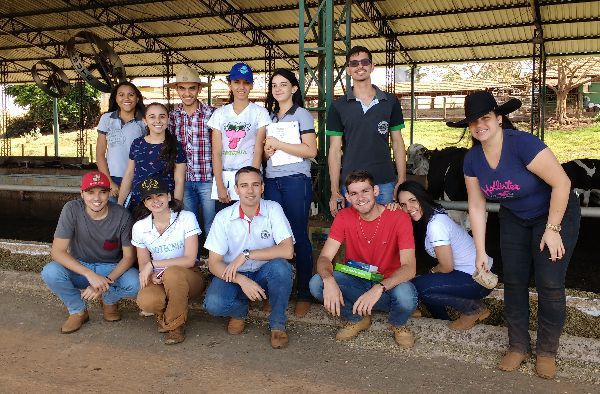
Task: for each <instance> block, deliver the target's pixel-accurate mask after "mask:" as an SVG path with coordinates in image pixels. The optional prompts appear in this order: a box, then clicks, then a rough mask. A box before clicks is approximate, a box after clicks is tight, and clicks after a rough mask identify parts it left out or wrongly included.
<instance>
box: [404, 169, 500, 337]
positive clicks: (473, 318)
mask: <svg viewBox="0 0 600 394" xmlns="http://www.w3.org/2000/svg"><path fill="white" fill-rule="evenodd" d="M397 201H398V203H399V204H400V208H402V210H403V211H404V212H406V213H408V214H409V215H410V217H411V219H412V221H413V229H414V233H415V240H419V241H422V240H424V242H423V244H422V246H421V247H424V248H425V251H426V252H427V254H429V255H430V256H431V257H434V258H435V259H436V260H437V263H438V264H437V265H436V266H434V267H433V268H431V271H430V272H429V273H428V274H426V275H419V276H417V277H415V278H414V279H413V280H412V282H413V284H414V285H415V287H416V288H417V292H418V293H419V300H420V301H421V302H422V303H423V304H425V306H426V307H427V310H428V311H429V312H430V313H431V314H432V316H433V317H434V318H436V319H442V320H450V317H449V315H448V312H447V310H446V309H447V308H448V307H451V308H453V309H455V310H457V311H458V312H460V314H461V315H460V317H459V318H458V319H457V320H454V321H453V322H451V323H450V324H449V327H450V328H451V329H454V330H468V329H470V328H472V327H473V326H474V325H475V324H476V323H477V322H478V321H481V320H484V319H485V318H487V317H488V316H489V315H490V311H489V309H488V308H487V307H486V306H485V304H484V303H483V301H482V299H483V298H484V297H486V296H487V295H488V294H490V292H491V290H490V289H487V288H485V287H483V286H482V285H480V284H479V283H477V282H475V280H474V279H473V278H472V275H473V273H474V272H475V269H476V268H475V256H476V254H477V253H476V250H475V243H474V242H473V238H471V236H470V235H469V234H468V233H467V232H466V230H465V229H464V228H462V227H461V226H459V225H458V224H456V223H455V222H454V221H453V220H452V219H451V218H450V217H449V216H448V215H447V214H446V211H444V209H443V208H442V207H441V205H439V204H437V203H436V202H434V201H433V198H431V195H430V194H429V193H428V192H427V191H426V190H425V188H424V187H423V186H422V185H421V184H420V183H418V182H415V181H406V182H404V183H402V184H400V186H398V191H397ZM415 243H416V242H415ZM417 247H419V245H417ZM492 264H493V260H492V258H491V257H489V256H488V267H490V269H491V267H492Z"/></svg>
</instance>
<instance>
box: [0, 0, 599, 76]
mask: <svg viewBox="0 0 600 394" xmlns="http://www.w3.org/2000/svg"><path fill="white" fill-rule="evenodd" d="M333 1H334V4H335V7H334V14H335V16H338V15H339V14H340V13H342V10H343V7H344V4H345V2H346V0H333ZM306 4H307V5H308V8H309V10H310V12H311V13H312V14H314V13H315V9H316V7H317V6H318V4H319V2H318V1H311V0H307V1H306ZM298 12H299V11H298V1H297V0H170V1H169V0H166V1H158V0H128V1H123V0H104V1H100V0H18V1H2V2H1V3H0V62H3V63H4V66H5V71H7V72H8V78H7V82H9V83H15V82H30V81H32V77H31V74H30V71H29V70H30V69H31V67H32V66H33V65H34V64H35V63H36V62H37V61H39V60H42V59H44V60H49V61H51V62H52V63H54V64H56V65H57V66H59V67H60V68H62V69H63V70H65V72H66V74H67V76H68V77H69V78H70V79H72V78H77V76H76V74H75V71H74V70H73V66H72V64H71V61H70V60H69V59H68V56H67V53H66V50H65V45H66V43H67V41H68V40H69V38H70V37H72V36H73V35H74V34H76V33H77V32H79V31H81V30H88V31H91V32H93V33H95V34H97V35H98V36H100V37H102V38H103V39H105V40H106V41H108V43H109V44H110V46H111V47H113V49H114V50H115V51H116V52H117V53H118V54H119V56H120V57H121V59H122V61H123V63H124V65H125V67H126V71H127V75H128V76H129V77H149V76H163V75H164V74H165V67H164V64H165V61H166V55H167V54H169V55H170V56H169V59H170V62H172V64H173V66H174V68H175V70H177V69H178V68H179V65H180V64H188V65H192V66H194V67H196V68H197V69H198V70H199V71H200V72H201V74H204V75H215V74H225V73H227V72H228V70H229V69H230V67H231V66H232V65H233V64H234V63H235V62H237V61H245V62H247V63H249V64H250V65H251V66H252V67H253V68H254V69H255V70H258V71H261V70H265V69H266V68H267V66H266V64H265V53H266V52H265V45H271V46H272V48H273V51H272V52H271V53H272V54H273V57H274V58H275V66H276V67H287V68H290V67H291V68H295V67H297V64H298V57H299V44H298V40H299V38H298V37H299V28H298V24H299V16H298ZM599 21H600V1H597V0H596V1H585V0H571V1H568V2H565V1H560V0H453V1H437V0H418V1H398V0H370V1H365V0H355V1H353V2H352V44H353V45H355V44H361V45H365V46H367V47H369V48H370V49H372V50H373V52H374V60H375V63H376V64H380V65H383V64H385V63H386V54H385V49H386V39H385V37H384V36H385V34H386V33H390V32H391V33H392V34H395V35H397V45H398V52H397V54H396V57H395V59H396V63H397V64H434V63H454V62H465V61H485V60H501V59H524V58H530V57H531V56H532V55H533V51H534V45H533V44H532V39H533V36H534V30H535V27H536V26H539V27H541V28H542V31H543V37H544V41H545V50H546V53H547V56H548V57H554V56H575V55H593V54H600V39H599V38H600V23H598V22H599ZM335 46H336V47H337V48H339V49H342V48H343V42H342V41H336V44H335ZM308 61H309V63H311V66H313V67H314V66H315V63H316V58H314V57H309V60H308ZM337 62H338V64H343V62H344V60H343V58H338V59H337Z"/></svg>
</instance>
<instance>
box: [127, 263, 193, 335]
mask: <svg viewBox="0 0 600 394" xmlns="http://www.w3.org/2000/svg"><path fill="white" fill-rule="evenodd" d="M204 287H205V284H204V276H203V275H202V273H201V272H200V269H199V268H197V267H194V268H183V267H169V268H167V269H166V270H165V272H164V274H163V283H162V284H160V285H155V284H154V283H150V284H149V285H148V286H146V287H144V288H143V289H142V290H140V292H139V293H138V296H137V304H138V306H139V307H140V309H141V310H143V311H145V312H152V313H154V314H156V315H157V318H158V324H160V326H161V327H162V328H163V329H165V330H168V331H172V330H174V329H176V328H177V327H179V326H181V325H183V324H185V322H186V321H187V314H188V303H189V301H190V300H193V299H196V298H198V297H200V295H201V294H202V292H203V291H204Z"/></svg>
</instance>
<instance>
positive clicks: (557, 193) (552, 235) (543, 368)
mask: <svg viewBox="0 0 600 394" xmlns="http://www.w3.org/2000/svg"><path fill="white" fill-rule="evenodd" d="M520 106H521V102H520V101H519V100H517V99H511V100H509V101H507V102H506V103H504V104H503V105H500V106H499V105H498V104H497V102H496V100H495V99H494V97H493V96H492V94H491V93H489V92H485V91H478V92H474V93H472V94H470V95H469V96H467V97H466V98H465V118H464V119H463V120H461V121H459V122H448V123H447V125H448V126H450V127H464V128H468V130H469V132H470V133H471V137H472V139H473V147H472V148H471V149H470V150H469V152H468V153H467V155H466V156H465V162H464V173H465V182H466V185H467V192H468V196H469V214H470V220H471V227H472V230H473V239H474V241H475V247H476V249H477V258H476V259H477V260H476V265H477V269H479V270H480V269H488V267H487V266H486V264H487V254H486V250H485V225H486V219H485V202H486V200H492V201H498V202H500V212H499V214H498V218H499V222H500V250H501V254H502V264H503V273H504V275H503V281H504V302H505V318H506V322H507V326H508V337H509V339H508V342H509V343H508V352H507V353H506V354H505V355H504V357H503V358H502V359H501V361H500V362H499V364H498V368H499V369H501V370H504V371H513V370H515V369H517V368H519V366H520V365H521V363H522V362H524V361H526V360H527V358H528V357H529V355H530V352H531V344H530V337H529V331H528V327H529V289H528V286H529V278H530V275H531V274H532V272H533V273H534V275H535V283H536V287H537V293H538V330H537V343H536V356H537V359H536V368H535V369H536V373H537V375H538V376H540V377H543V378H547V379H552V378H554V376H555V374H556V359H555V358H556V352H557V349H558V343H559V338H560V334H561V331H562V327H563V325H564V321H565V309H566V300H565V275H566V271H567V267H568V265H569V260H570V259H571V256H572V254H573V249H574V248H575V244H576V242H577V236H578V233H579V222H580V208H579V206H578V201H577V199H576V198H575V195H574V194H573V193H572V192H571V189H570V186H571V182H570V180H569V178H568V177H567V175H566V173H565V172H564V170H563V169H562V167H561V165H560V163H559V162H558V160H557V159H556V157H555V156H554V154H553V153H552V151H551V150H550V149H549V148H548V147H547V146H546V145H545V144H544V143H543V142H542V141H540V140H539V139H538V138H537V137H536V136H534V135H532V134H530V133H526V132H522V131H517V130H514V127H513V126H512V124H511V123H510V121H509V120H508V118H507V116H506V115H508V114H509V113H511V112H513V111H515V110H517V109H518V108H519V107H520Z"/></svg>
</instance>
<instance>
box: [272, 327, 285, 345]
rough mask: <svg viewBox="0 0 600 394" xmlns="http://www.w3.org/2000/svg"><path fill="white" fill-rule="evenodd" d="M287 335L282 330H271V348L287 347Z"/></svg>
mask: <svg viewBox="0 0 600 394" xmlns="http://www.w3.org/2000/svg"><path fill="white" fill-rule="evenodd" d="M288 342H289V338H288V334H287V333H286V332H285V331H282V330H271V347H272V348H273V349H283V348H284V347H286V346H287V345H288Z"/></svg>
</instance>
